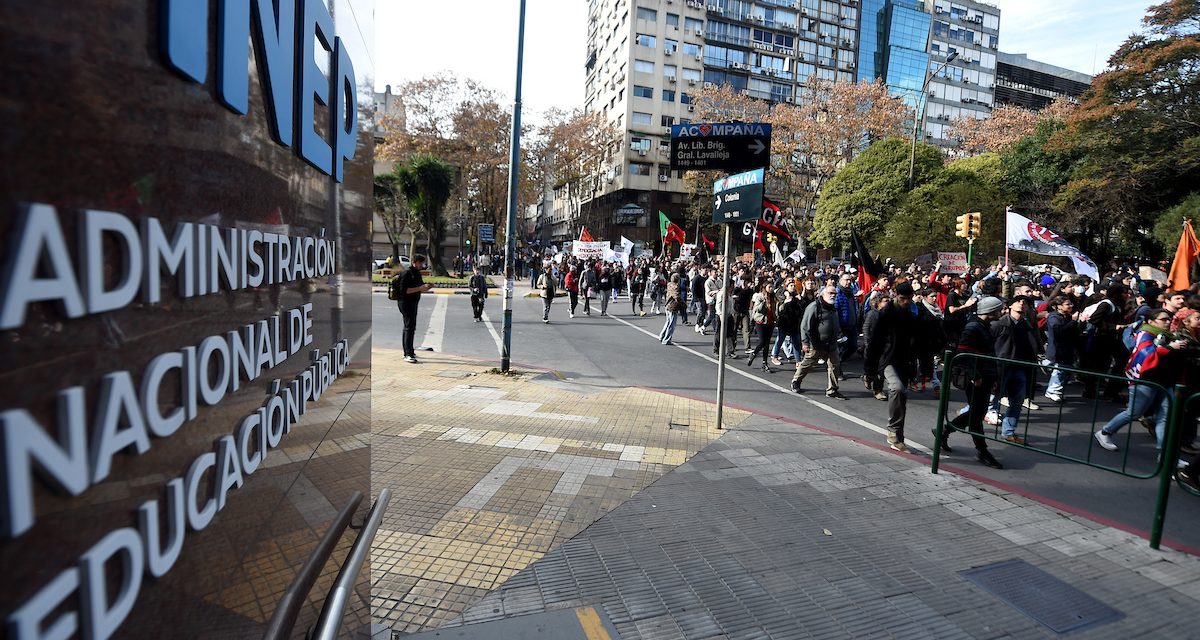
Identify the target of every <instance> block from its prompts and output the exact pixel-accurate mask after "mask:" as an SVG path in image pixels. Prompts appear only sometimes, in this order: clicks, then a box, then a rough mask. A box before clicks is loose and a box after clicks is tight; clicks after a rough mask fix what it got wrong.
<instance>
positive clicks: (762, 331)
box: [746, 280, 779, 373]
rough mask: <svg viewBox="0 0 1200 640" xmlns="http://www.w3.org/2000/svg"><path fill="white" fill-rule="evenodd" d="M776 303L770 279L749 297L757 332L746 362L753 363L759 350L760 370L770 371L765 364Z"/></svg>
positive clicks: (751, 315) (773, 330) (772, 331)
mask: <svg viewBox="0 0 1200 640" xmlns="http://www.w3.org/2000/svg"><path fill="white" fill-rule="evenodd" d="M777 305H778V301H777V300H776V299H775V286H774V284H773V283H772V282H771V281H770V280H767V281H764V282H763V283H762V284H761V285H760V286H759V291H758V293H755V294H754V297H753V298H751V299H750V319H751V320H752V321H753V322H754V328H755V330H756V331H757V333H758V344H757V345H755V346H754V350H753V351H751V352H750V358H749V359H748V360H747V361H746V364H747V365H753V364H754V358H755V357H756V356H757V355H758V353H759V352H760V351H761V352H762V370H763V371H766V372H768V373H770V372H771V367H770V366H768V365H767V356H768V355H769V352H770V350H771V335H772V334H773V333H774V332H775V320H776V318H777V317H778V315H779V310H778V307H777Z"/></svg>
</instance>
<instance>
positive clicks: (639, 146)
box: [629, 136, 650, 151]
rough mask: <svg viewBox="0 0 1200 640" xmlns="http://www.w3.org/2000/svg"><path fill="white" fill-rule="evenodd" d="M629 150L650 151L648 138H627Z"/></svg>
mask: <svg viewBox="0 0 1200 640" xmlns="http://www.w3.org/2000/svg"><path fill="white" fill-rule="evenodd" d="M629 148H630V149H632V150H634V151H650V138H643V137H641V136H632V137H630V138H629Z"/></svg>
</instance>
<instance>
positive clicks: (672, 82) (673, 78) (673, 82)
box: [667, 76, 675, 84]
mask: <svg viewBox="0 0 1200 640" xmlns="http://www.w3.org/2000/svg"><path fill="white" fill-rule="evenodd" d="M667 82H670V83H671V84H675V76H670V77H669V78H667Z"/></svg>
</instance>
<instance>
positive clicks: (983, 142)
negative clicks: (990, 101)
mask: <svg viewBox="0 0 1200 640" xmlns="http://www.w3.org/2000/svg"><path fill="white" fill-rule="evenodd" d="M1074 109H1075V105H1073V104H1072V103H1070V102H1068V101H1067V100H1064V99H1058V100H1055V101H1054V102H1052V103H1050V105H1049V106H1047V107H1046V108H1044V109H1041V110H1039V111H1033V110H1031V109H1026V108H1024V107H1018V106H1015V105H1007V104H1006V105H1000V106H998V107H996V108H994V109H992V112H991V114H989V115H988V117H986V118H983V119H977V118H975V117H972V116H963V117H960V118H956V119H955V120H954V121H953V124H951V126H950V137H951V138H954V139H956V140H958V147H957V149H956V151H957V152H958V154H960V155H966V156H973V155H978V154H980V153H986V152H989V151H991V152H1000V151H1005V150H1007V149H1008V148H1009V147H1012V146H1013V145H1014V144H1016V143H1017V141H1019V140H1020V139H1021V138H1024V137H1026V136H1030V135H1033V134H1034V133H1035V132H1036V130H1037V126H1038V124H1039V123H1041V122H1044V121H1047V120H1053V121H1059V122H1065V121H1066V120H1067V118H1068V117H1070V115H1071V113H1072V111H1073V110H1074Z"/></svg>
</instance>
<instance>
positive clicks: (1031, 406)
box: [1021, 398, 1041, 411]
mask: <svg viewBox="0 0 1200 640" xmlns="http://www.w3.org/2000/svg"><path fill="white" fill-rule="evenodd" d="M1021 406H1022V407H1025V408H1026V409H1029V410H1030V411H1037V410H1038V409H1041V407H1039V406H1037V405H1036V404H1034V403H1033V402H1032V401H1030V400H1029V398H1025V402H1022V403H1021Z"/></svg>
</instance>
